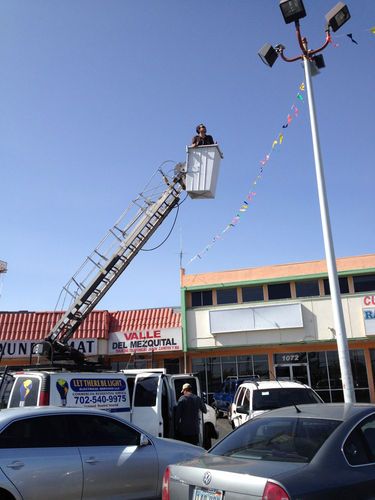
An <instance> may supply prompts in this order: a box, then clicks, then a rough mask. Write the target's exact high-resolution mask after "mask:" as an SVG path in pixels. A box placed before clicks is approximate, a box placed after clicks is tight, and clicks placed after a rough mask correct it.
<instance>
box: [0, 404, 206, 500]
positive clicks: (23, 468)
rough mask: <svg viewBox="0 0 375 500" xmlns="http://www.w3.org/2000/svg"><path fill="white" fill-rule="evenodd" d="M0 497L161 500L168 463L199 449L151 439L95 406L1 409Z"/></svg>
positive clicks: (16, 499) (17, 499)
mask: <svg viewBox="0 0 375 500" xmlns="http://www.w3.org/2000/svg"><path fill="white" fill-rule="evenodd" d="M0 448H1V453H0V498H1V499H4V500H5V499H6V500H22V499H24V500H25V499H27V500H51V499H53V500H70V499H71V500H73V499H74V500H77V499H82V500H83V499H90V500H92V499H96V500H99V499H103V500H110V499H146V498H160V495H161V485H162V476H163V472H164V470H165V468H166V466H167V465H168V464H169V463H171V462H177V461H181V460H183V459H187V458H193V457H198V456H199V455H201V454H202V453H203V452H204V450H203V448H200V447H198V446H192V445H188V444H187V443H182V442H179V441H175V440H172V439H163V438H156V437H153V436H151V435H149V434H146V433H145V432H143V431H141V430H140V429H139V428H137V427H136V426H134V425H132V424H130V423H128V422H125V421H124V420H123V419H121V418H119V417H117V416H116V415H113V414H109V413H108V412H104V411H102V410H96V409H91V410H90V409H85V408H68V407H65V408H61V407H60V408H58V407H39V408H38V407H33V408H31V407H30V408H28V407H24V408H17V409H16V408H15V409H5V410H2V411H1V412H0Z"/></svg>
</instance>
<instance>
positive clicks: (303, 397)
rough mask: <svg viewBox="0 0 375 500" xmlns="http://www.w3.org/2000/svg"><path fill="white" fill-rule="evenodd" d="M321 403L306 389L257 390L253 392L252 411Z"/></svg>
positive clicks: (312, 392) (311, 391)
mask: <svg viewBox="0 0 375 500" xmlns="http://www.w3.org/2000/svg"><path fill="white" fill-rule="evenodd" d="M311 403H321V400H320V399H319V397H318V396H317V395H316V394H315V393H314V391H313V390H311V389H307V388H301V389H299V388H293V387H280V388H277V389H267V390H261V389H258V390H256V391H254V392H253V410H254V411H259V410H271V409H274V408H282V407H284V406H292V405H297V404H298V405H301V404H311Z"/></svg>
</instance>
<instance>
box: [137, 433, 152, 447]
mask: <svg viewBox="0 0 375 500" xmlns="http://www.w3.org/2000/svg"><path fill="white" fill-rule="evenodd" d="M150 444H151V443H150V440H149V439H148V437H147V436H146V435H145V434H141V437H140V439H139V446H148V445H150Z"/></svg>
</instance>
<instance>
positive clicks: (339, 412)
mask: <svg viewBox="0 0 375 500" xmlns="http://www.w3.org/2000/svg"><path fill="white" fill-rule="evenodd" d="M374 492H375V405H370V404H349V403H346V404H345V403H333V404H331V403H330V404H324V405H321V404H312V405H301V406H297V408H295V407H294V406H292V407H287V408H281V409H278V410H274V411H270V412H268V413H266V414H263V415H260V416H259V417H256V418H254V419H253V420H250V421H249V422H247V423H245V424H244V425H242V426H241V427H239V428H238V429H236V430H235V431H233V432H231V433H230V434H229V435H228V436H226V437H225V438H223V439H222V440H221V441H219V443H218V444H217V445H216V446H214V447H213V448H211V450H210V451H209V452H208V453H206V454H205V455H204V456H202V457H201V458H197V459H193V460H190V461H188V462H185V463H182V464H175V465H170V466H169V467H168V468H167V469H166V471H165V474H164V478H163V497H162V498H163V500H169V499H170V500H174V499H176V500H177V499H178V500H183V499H191V498H193V499H200V498H204V499H205V500H221V499H224V498H225V500H234V499H236V500H239V499H244V500H245V499H246V498H249V499H250V498H251V499H252V500H257V499H258V500H266V499H270V498H272V499H275V500H277V499H278V500H317V499H319V500H332V498H337V499H340V500H353V499H355V500H370V499H373V498H374V497H375V493H374Z"/></svg>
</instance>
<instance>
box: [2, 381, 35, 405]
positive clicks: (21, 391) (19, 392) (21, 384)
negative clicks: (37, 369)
mask: <svg viewBox="0 0 375 500" xmlns="http://www.w3.org/2000/svg"><path fill="white" fill-rule="evenodd" d="M39 386H40V380H39V378H37V377H28V376H24V377H18V378H17V380H16V382H15V384H14V387H13V390H12V395H11V400H10V403H9V408H17V407H19V406H38V394H39Z"/></svg>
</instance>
